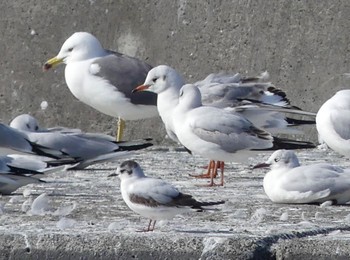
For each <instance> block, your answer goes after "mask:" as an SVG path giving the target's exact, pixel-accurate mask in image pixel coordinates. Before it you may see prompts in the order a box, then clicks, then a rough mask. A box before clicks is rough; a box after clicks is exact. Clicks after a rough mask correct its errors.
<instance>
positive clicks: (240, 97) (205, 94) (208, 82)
mask: <svg viewBox="0 0 350 260" xmlns="http://www.w3.org/2000/svg"><path fill="white" fill-rule="evenodd" d="M265 78H266V73H265V74H263V75H261V76H259V77H250V78H242V77H241V76H240V74H233V75H229V74H227V75H225V74H210V75H208V76H207V77H206V78H205V79H204V80H202V81H198V82H196V83H194V85H195V86H197V87H198V88H199V89H200V91H201V94H202V103H203V104H204V105H210V106H215V107H220V108H226V109H228V110H235V111H237V112H239V113H240V114H241V115H243V116H245V117H246V118H248V119H249V120H250V121H252V122H253V124H254V125H255V126H258V127H261V128H263V129H265V130H268V131H269V132H271V133H285V134H295V133H298V131H297V130H296V129H293V128H291V127H290V126H295V125H298V124H314V121H313V120H295V119H292V118H288V117H286V116H285V114H284V113H279V112H278V111H271V110H267V109H266V108H265V109H264V108H263V107H262V106H270V108H271V109H272V108H273V109H274V110H279V109H281V110H282V111H284V112H288V113H289V112H293V113H298V114H299V113H300V114H306V115H308V116H314V114H312V113H308V112H304V111H301V110H298V109H297V108H296V107H294V106H291V105H290V103H289V100H288V99H287V98H286V94H285V93H284V92H283V91H281V90H279V89H276V88H275V87H274V86H273V85H272V84H271V83H266V82H262V81H264V80H265ZM184 84H185V82H184V80H183V78H182V77H181V75H180V74H179V73H177V72H176V70H174V69H173V68H171V67H169V66H166V65H160V66H157V67H155V68H153V69H152V70H150V71H149V73H148V75H147V78H146V80H145V82H144V84H143V85H140V86H138V87H137V88H135V89H134V92H139V91H144V90H147V91H151V92H154V93H157V94H158V100H157V109H158V112H159V115H160V117H161V119H162V121H163V123H164V125H165V129H166V131H167V134H168V136H169V137H170V138H171V139H173V140H174V141H175V142H179V141H178V138H177V137H176V134H175V133H174V126H173V120H172V113H173V110H174V107H175V106H176V105H177V104H178V100H179V91H180V88H181V87H182V86H183V85H184ZM215 167H221V165H220V163H219V165H217V164H216V163H215V162H214V161H211V162H210V163H209V164H208V171H207V173H206V174H203V175H199V177H210V176H211V173H212V171H214V174H216V172H215Z"/></svg>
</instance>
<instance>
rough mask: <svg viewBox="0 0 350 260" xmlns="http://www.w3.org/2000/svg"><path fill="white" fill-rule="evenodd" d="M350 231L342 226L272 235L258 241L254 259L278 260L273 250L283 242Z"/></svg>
mask: <svg viewBox="0 0 350 260" xmlns="http://www.w3.org/2000/svg"><path fill="white" fill-rule="evenodd" d="M338 230H339V231H350V226H340V227H330V228H320V229H316V230H308V231H302V232H293V233H282V234H277V235H272V236H268V237H264V238H262V239H260V240H258V241H257V244H258V245H259V246H258V247H257V248H256V249H255V250H254V252H253V257H252V259H276V255H275V252H273V251H272V250H271V248H272V247H273V246H274V245H276V244H278V242H279V241H281V240H292V239H298V238H306V237H312V236H317V235H324V234H329V233H331V232H333V231H338Z"/></svg>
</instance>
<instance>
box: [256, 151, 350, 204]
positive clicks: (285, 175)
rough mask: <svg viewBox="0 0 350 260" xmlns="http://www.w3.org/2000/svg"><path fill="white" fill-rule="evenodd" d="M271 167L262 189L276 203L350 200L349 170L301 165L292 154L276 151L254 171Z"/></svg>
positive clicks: (324, 165) (339, 202)
mask: <svg viewBox="0 0 350 260" xmlns="http://www.w3.org/2000/svg"><path fill="white" fill-rule="evenodd" d="M263 167H271V171H269V172H268V173H267V174H266V175H265V177H264V190H265V193H266V195H267V196H268V197H269V198H270V200H271V201H273V202H276V203H323V202H326V201H331V202H332V204H345V203H347V202H349V201H350V169H342V168H340V167H338V166H334V165H331V164H328V163H318V164H311V165H304V166H301V165H300V164H299V160H298V158H297V156H296V155H295V153H294V152H293V151H287V150H278V151H275V152H274V153H273V154H272V155H271V156H270V158H269V159H268V160H267V161H266V162H265V163H261V164H258V165H256V166H254V168H263Z"/></svg>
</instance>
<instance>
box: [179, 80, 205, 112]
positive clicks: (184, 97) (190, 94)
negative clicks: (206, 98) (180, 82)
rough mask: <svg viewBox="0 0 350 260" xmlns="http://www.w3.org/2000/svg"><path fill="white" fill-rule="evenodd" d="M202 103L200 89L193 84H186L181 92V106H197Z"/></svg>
mask: <svg viewBox="0 0 350 260" xmlns="http://www.w3.org/2000/svg"><path fill="white" fill-rule="evenodd" d="M201 105H202V95H201V92H200V91H199V89H198V88H197V87H196V86H195V85H193V84H186V85H184V86H183V87H182V88H181V89H180V92H179V106H181V107H186V108H196V107H200V106H201Z"/></svg>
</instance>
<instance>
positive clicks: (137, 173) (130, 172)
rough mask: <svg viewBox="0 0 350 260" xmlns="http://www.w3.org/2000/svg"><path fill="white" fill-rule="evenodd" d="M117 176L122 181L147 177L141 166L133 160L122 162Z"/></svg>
mask: <svg viewBox="0 0 350 260" xmlns="http://www.w3.org/2000/svg"><path fill="white" fill-rule="evenodd" d="M117 175H118V176H119V179H120V180H121V181H123V180H126V179H131V178H142V177H145V174H144V173H143V170H142V169H141V167H140V165H139V164H138V163H137V162H135V161H132V160H129V161H124V162H122V163H121V164H120V166H119V167H118V168H117Z"/></svg>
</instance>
